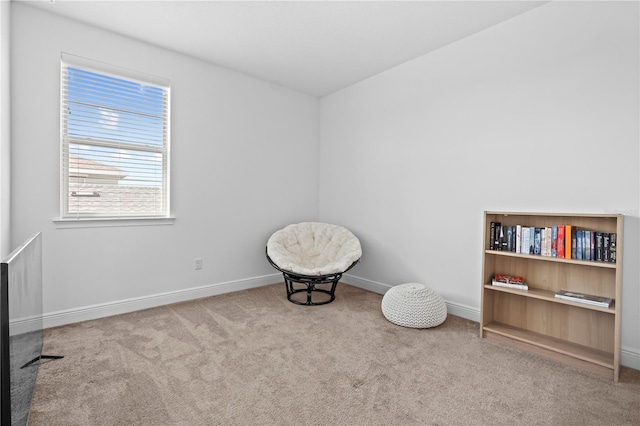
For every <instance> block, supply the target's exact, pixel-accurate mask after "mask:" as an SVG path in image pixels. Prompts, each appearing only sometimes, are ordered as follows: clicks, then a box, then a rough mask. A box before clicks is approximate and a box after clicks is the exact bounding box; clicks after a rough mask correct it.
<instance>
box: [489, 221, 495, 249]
mask: <svg viewBox="0 0 640 426" xmlns="http://www.w3.org/2000/svg"><path fill="white" fill-rule="evenodd" d="M495 246H496V223H495V222H491V224H490V225H489V250H493V249H494V248H495Z"/></svg>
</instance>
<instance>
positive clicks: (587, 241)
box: [582, 230, 591, 260]
mask: <svg viewBox="0 0 640 426" xmlns="http://www.w3.org/2000/svg"><path fill="white" fill-rule="evenodd" d="M583 237H584V241H583V242H582V244H583V247H584V255H583V256H582V258H583V259H584V260H591V231H586V230H585V231H584V234H583Z"/></svg>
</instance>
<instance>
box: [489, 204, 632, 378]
mask: <svg viewBox="0 0 640 426" xmlns="http://www.w3.org/2000/svg"><path fill="white" fill-rule="evenodd" d="M491 222H500V223H501V224H502V226H515V225H521V226H523V227H540V228H544V227H551V226H557V225H571V226H572V227H574V228H577V229H582V230H591V231H596V232H604V233H616V236H617V241H616V262H615V263H611V262H602V261H594V260H577V259H567V258H558V257H551V256H541V255H533V254H521V253H516V252H513V251H501V250H492V249H491V241H490V240H491V235H490V234H491V233H490V229H491ZM622 231H623V216H622V215H618V214H557V213H520V212H515V213H512V212H488V211H487V212H485V213H484V238H483V251H482V253H483V256H482V287H481V289H482V305H481V315H480V317H481V318H480V335H481V337H483V338H487V339H490V340H493V341H497V342H500V343H503V344H508V345H511V346H514V347H518V348H521V349H524V350H528V351H530V352H534V353H537V354H539V355H543V356H547V357H549V358H552V359H555V360H558V361H561V362H564V363H567V364H569V365H572V366H575V367H579V368H583V369H586V370H588V371H591V372H594V373H598V374H602V375H605V376H608V377H613V380H614V381H616V382H617V381H618V377H619V374H620V305H621V299H620V298H621V294H622V289H621V288H622V236H623V233H622ZM495 274H506V275H518V276H521V277H524V279H525V281H526V282H527V284H528V286H529V289H528V290H518V289H512V288H505V287H497V286H493V285H491V280H492V278H493V276H494V275H495ZM561 289H566V290H570V291H575V292H580V293H586V294H592V295H597V296H603V297H610V298H612V299H614V301H613V303H612V304H611V305H610V306H609V307H601V306H595V305H590V304H585V303H581V302H573V301H569V300H564V299H559V298H556V297H555V293H556V292H557V291H559V290H561Z"/></svg>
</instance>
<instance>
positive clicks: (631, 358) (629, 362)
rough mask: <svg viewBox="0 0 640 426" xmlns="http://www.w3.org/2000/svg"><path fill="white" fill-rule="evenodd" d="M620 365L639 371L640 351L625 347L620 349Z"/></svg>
mask: <svg viewBox="0 0 640 426" xmlns="http://www.w3.org/2000/svg"><path fill="white" fill-rule="evenodd" d="M620 364H622V365H624V366H625V367H630V368H633V369H636V370H640V351H638V350H637V349H633V348H630V347H627V346H622V347H621V348H620Z"/></svg>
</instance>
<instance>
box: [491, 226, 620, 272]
mask: <svg viewBox="0 0 640 426" xmlns="http://www.w3.org/2000/svg"><path fill="white" fill-rule="evenodd" d="M616 245H617V234H616V233H615V232H599V231H593V230H588V229H580V228H577V227H575V226H572V225H554V226H547V227H534V226H521V225H504V226H503V225H502V224H501V223H500V222H491V224H490V230H489V249H490V250H499V251H509V252H513V253H521V254H532V255H537V256H548V257H556V258H561V259H577V260H592V261H598V262H611V263H615V262H616V251H617V249H616Z"/></svg>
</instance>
